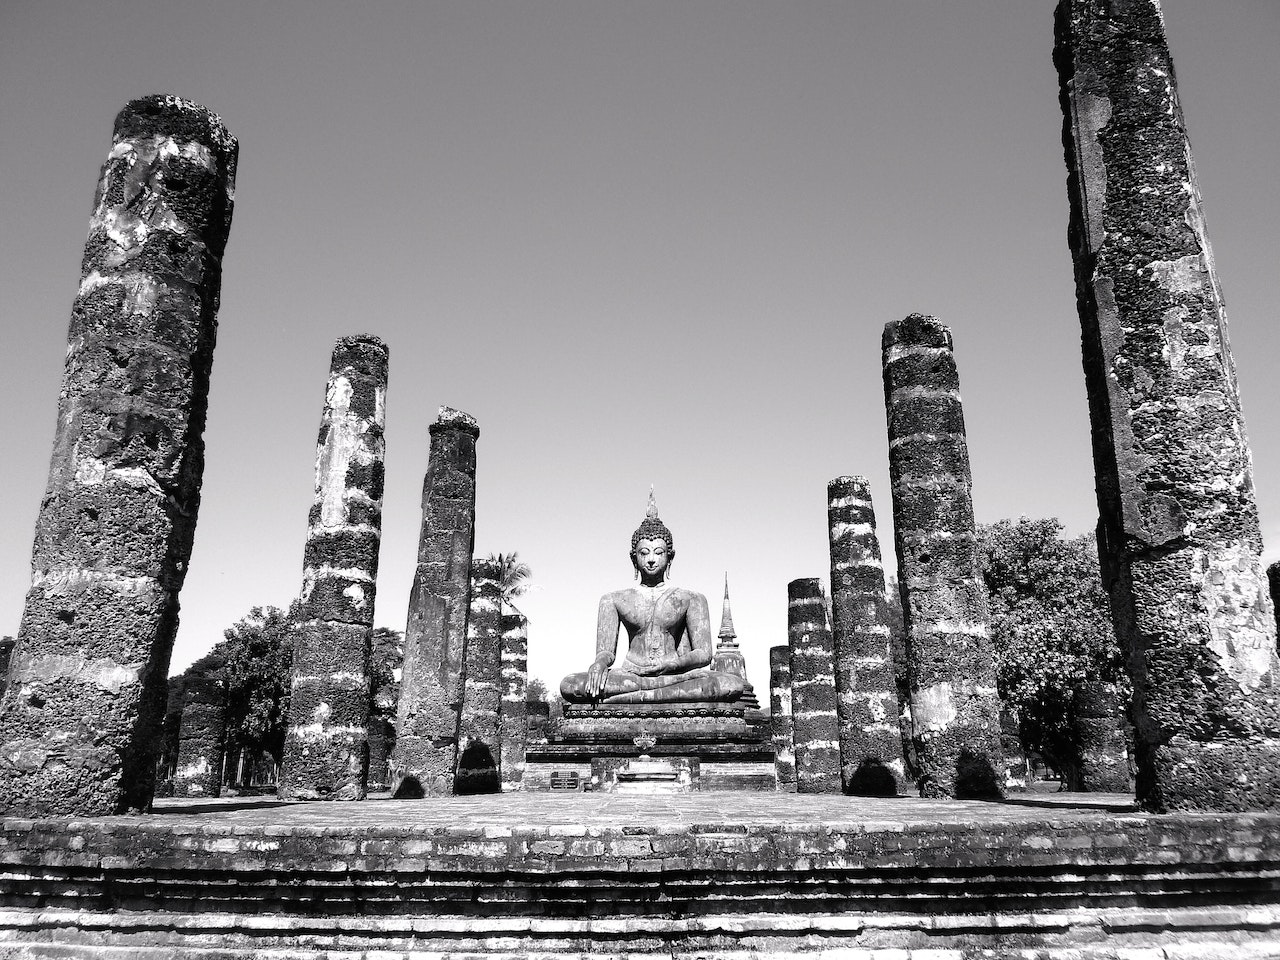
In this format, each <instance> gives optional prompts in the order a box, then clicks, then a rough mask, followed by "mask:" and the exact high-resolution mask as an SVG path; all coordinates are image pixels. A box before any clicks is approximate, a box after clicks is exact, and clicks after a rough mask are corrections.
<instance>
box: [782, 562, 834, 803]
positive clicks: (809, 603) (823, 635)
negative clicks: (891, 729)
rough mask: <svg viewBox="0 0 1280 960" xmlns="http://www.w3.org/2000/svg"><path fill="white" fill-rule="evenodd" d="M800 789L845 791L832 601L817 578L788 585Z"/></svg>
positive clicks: (827, 791)
mask: <svg viewBox="0 0 1280 960" xmlns="http://www.w3.org/2000/svg"><path fill="white" fill-rule="evenodd" d="M787 635H788V640H789V641H790V646H791V722H792V729H793V731H794V736H795V751H796V792H797V793H839V792H840V728H839V724H838V723H837V721H836V682H835V660H834V649H833V647H832V639H831V627H830V625H829V624H828V623H827V605H826V600H825V598H824V597H823V595H822V587H821V585H820V584H819V583H818V580H817V579H816V578H810V579H803V580H793V581H791V583H789V584H787Z"/></svg>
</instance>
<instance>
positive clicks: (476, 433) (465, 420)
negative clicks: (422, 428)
mask: <svg viewBox="0 0 1280 960" xmlns="http://www.w3.org/2000/svg"><path fill="white" fill-rule="evenodd" d="M428 429H429V431H430V432H431V433H433V434H434V433H435V432H436V431H437V430H465V431H466V432H467V433H469V434H471V436H472V437H475V438H477V439H478V438H479V437H480V425H479V424H478V423H476V418H475V417H473V416H471V414H469V413H463V412H462V411H461V410H455V409H454V408H453V407H441V408H440V413H439V415H438V416H437V417H436V422H435V423H433V424H431V426H430V427H429V428H428Z"/></svg>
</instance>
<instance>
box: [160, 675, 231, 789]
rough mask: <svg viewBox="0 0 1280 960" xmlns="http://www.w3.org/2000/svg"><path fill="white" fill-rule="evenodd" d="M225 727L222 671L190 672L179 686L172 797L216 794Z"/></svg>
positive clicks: (225, 712) (219, 786) (220, 769)
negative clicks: (180, 687) (176, 749)
mask: <svg viewBox="0 0 1280 960" xmlns="http://www.w3.org/2000/svg"><path fill="white" fill-rule="evenodd" d="M226 731H227V695H226V686H225V684H224V682H223V678H222V675H221V673H220V672H218V671H214V672H212V673H207V674H206V673H197V672H193V673H190V674H189V675H188V676H187V677H186V678H185V680H184V683H183V687H182V720H181V722H180V723H179V726H178V757H177V762H176V764H175V767H174V772H173V795H174V796H175V797H216V796H218V794H219V793H220V792H221V790H222V754H223V744H224V741H225V739H226Z"/></svg>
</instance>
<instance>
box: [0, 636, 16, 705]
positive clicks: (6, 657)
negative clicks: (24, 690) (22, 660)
mask: <svg viewBox="0 0 1280 960" xmlns="http://www.w3.org/2000/svg"><path fill="white" fill-rule="evenodd" d="M14 643H15V641H14V639H13V637H4V638H0V696H3V695H4V688H5V687H6V686H8V685H9V661H10V660H11V659H13V645H14Z"/></svg>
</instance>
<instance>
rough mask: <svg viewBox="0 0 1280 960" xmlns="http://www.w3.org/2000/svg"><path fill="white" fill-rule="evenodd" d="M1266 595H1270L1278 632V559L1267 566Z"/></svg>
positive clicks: (1279, 564) (1279, 612)
mask: <svg viewBox="0 0 1280 960" xmlns="http://www.w3.org/2000/svg"><path fill="white" fill-rule="evenodd" d="M1267 595H1268V596H1270V597H1271V609H1272V611H1273V612H1274V613H1275V619H1276V630H1277V633H1278V634H1280V560H1277V561H1275V562H1274V563H1272V564H1271V565H1270V566H1269V567H1267ZM1278 646H1280V644H1278Z"/></svg>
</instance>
